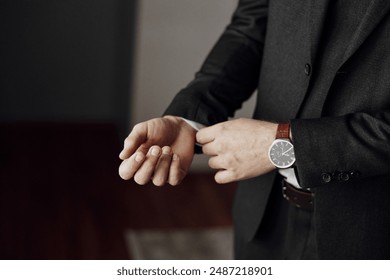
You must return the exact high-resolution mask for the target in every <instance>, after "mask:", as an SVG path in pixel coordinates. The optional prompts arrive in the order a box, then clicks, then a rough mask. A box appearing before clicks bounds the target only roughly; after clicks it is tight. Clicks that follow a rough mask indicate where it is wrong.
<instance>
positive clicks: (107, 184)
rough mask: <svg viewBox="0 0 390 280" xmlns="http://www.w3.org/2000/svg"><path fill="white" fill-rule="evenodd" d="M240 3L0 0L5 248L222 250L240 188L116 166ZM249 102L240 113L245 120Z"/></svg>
mask: <svg viewBox="0 0 390 280" xmlns="http://www.w3.org/2000/svg"><path fill="white" fill-rule="evenodd" d="M236 5H237V0H224V1H219V0H196V1H191V0H142V1H136V0H132V1H130V0H68V1H53V0H0V258H1V259H230V258H232V238H233V237H232V229H231V223H232V221H231V206H232V201H233V196H234V190H235V187H236V186H235V184H228V185H217V184H216V183H215V182H214V181H213V173H212V171H211V170H210V169H209V168H208V167H207V164H206V163H207V159H206V158H204V157H203V156H197V157H196V158H195V161H194V164H193V166H192V168H191V170H190V174H189V175H188V176H187V178H186V179H185V180H184V182H183V183H182V184H181V186H179V187H170V186H166V187H162V188H157V187H153V186H152V185H147V186H143V187H141V186H137V185H136V184H135V183H134V182H133V181H128V182H125V181H122V180H121V179H120V178H119V176H118V175H117V169H118V166H119V164H120V161H119V159H118V154H119V152H120V150H121V145H122V141H123V139H124V137H125V136H126V135H127V134H128V133H129V131H130V130H131V127H132V126H133V125H134V124H136V123H138V122H140V121H144V120H147V119H150V118H154V117H158V116H160V115H161V114H162V113H163V111H164V108H165V107H166V106H167V105H168V104H169V102H170V100H171V99H172V97H173V96H174V95H175V94H176V93H177V92H178V91H179V90H180V89H181V88H182V87H184V86H185V85H186V84H187V83H188V82H189V81H190V80H191V79H192V77H193V76H194V73H195V72H196V71H197V70H198V69H199V67H200V65H201V63H202V62H203V61H204V59H205V57H206V55H207V53H208V52H209V50H210V49H211V47H212V46H213V44H214V43H215V42H216V40H217V39H218V37H219V36H220V34H221V33H222V32H223V30H224V28H225V26H226V24H227V23H228V22H229V20H230V18H231V15H232V12H233V10H234V8H235V6H236ZM252 108H253V98H252V99H251V100H250V101H248V102H247V104H245V106H244V108H243V110H242V111H240V112H239V114H238V115H239V116H250V115H251V110H252Z"/></svg>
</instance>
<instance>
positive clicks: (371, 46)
mask: <svg viewBox="0 0 390 280" xmlns="http://www.w3.org/2000/svg"><path fill="white" fill-rule="evenodd" d="M389 11H390V2H389V1H386V0H359V1H342V0H339V1H330V0H323V1H312V0H304V1H294V0H270V1H265V0H241V1H239V4H238V8H237V10H236V11H235V13H234V16H233V19H232V22H231V23H230V25H229V26H228V27H227V29H226V30H225V32H224V33H223V34H222V36H221V38H220V39H219V40H218V42H217V44H216V45H215V46H214V48H213V50H212V51H211V53H210V54H209V56H208V57H207V59H206V61H205V63H204V64H203V66H202V68H201V70H200V71H199V72H198V73H197V75H196V77H195V79H194V80H193V81H192V82H191V83H190V84H189V85H188V86H187V87H186V88H185V89H183V90H182V91H180V92H179V93H178V95H177V96H176V97H175V99H174V100H173V101H172V103H171V104H170V106H169V107H168V109H167V110H166V112H165V114H164V115H165V116H164V117H163V118H157V119H153V120H150V121H147V122H144V123H141V124H138V125H136V126H135V127H134V129H133V130H132V132H131V133H130V135H129V136H128V138H127V139H126V141H125V146H124V149H123V151H122V152H121V154H120V158H121V159H123V160H124V161H123V163H122V165H121V166H120V169H119V173H120V175H121V176H122V178H124V179H130V178H132V177H134V180H135V181H136V182H137V183H139V184H145V183H147V182H149V180H152V181H153V183H154V184H155V185H157V186H160V185H163V184H165V183H169V184H171V185H176V184H178V183H179V182H180V181H181V180H182V179H183V177H184V176H185V174H186V173H187V170H188V167H189V166H190V164H191V161H192V158H193V154H194V147H195V144H196V142H197V143H199V144H201V145H202V150H203V153H204V154H206V155H209V156H210V160H209V165H210V167H211V168H213V169H216V170H217V172H216V175H215V180H216V181H217V182H218V183H227V182H232V181H240V183H239V185H240V187H239V189H238V191H237V194H236V199H235V205H234V209H233V210H234V211H233V214H234V223H235V257H236V258H238V259H250V258H266V259H383V258H385V259H387V258H389V257H390V240H389V236H390V203H389V202H388V201H387V200H388V197H389V195H390V188H389V185H390V184H389V183H390V142H389V140H390V79H389V77H390V66H389V65H390V54H389V51H390V12H389ZM256 88H257V89H258V99H257V105H256V109H255V112H254V115H253V119H238V120H228V117H231V116H233V114H234V112H235V110H236V109H238V108H239V107H240V106H241V104H242V102H244V101H245V100H246V99H247V98H249V96H250V95H251V94H252V93H253V91H254V90H255V89H256ZM198 124H201V125H203V126H205V128H202V129H200V130H199V131H198V132H197V130H196V129H195V128H193V127H195V126H196V125H198Z"/></svg>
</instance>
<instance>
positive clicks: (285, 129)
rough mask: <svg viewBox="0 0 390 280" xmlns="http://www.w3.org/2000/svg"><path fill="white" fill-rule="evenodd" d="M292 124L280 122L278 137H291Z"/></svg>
mask: <svg viewBox="0 0 390 280" xmlns="http://www.w3.org/2000/svg"><path fill="white" fill-rule="evenodd" d="M289 136H290V124H289V123H280V124H278V129H277V131H276V139H281V138H283V139H289V138H290V137H289Z"/></svg>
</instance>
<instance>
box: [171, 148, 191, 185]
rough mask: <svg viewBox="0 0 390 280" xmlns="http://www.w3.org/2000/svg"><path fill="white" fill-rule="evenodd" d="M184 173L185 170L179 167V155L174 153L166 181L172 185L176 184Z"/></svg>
mask: <svg viewBox="0 0 390 280" xmlns="http://www.w3.org/2000/svg"><path fill="white" fill-rule="evenodd" d="M186 174H187V170H184V169H183V168H182V167H181V160H180V157H179V156H178V155H176V154H174V155H173V157H172V163H171V166H170V168H169V177H168V183H169V184H170V185H172V186H176V185H178V184H180V183H181V181H182V180H183V178H184V177H185V175H186Z"/></svg>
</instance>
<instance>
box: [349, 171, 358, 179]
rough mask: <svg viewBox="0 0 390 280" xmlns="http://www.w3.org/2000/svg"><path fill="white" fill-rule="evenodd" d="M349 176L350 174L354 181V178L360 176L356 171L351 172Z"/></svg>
mask: <svg viewBox="0 0 390 280" xmlns="http://www.w3.org/2000/svg"><path fill="white" fill-rule="evenodd" d="M349 174H350V175H351V177H352V178H354V179H356V178H358V177H359V176H360V172H359V171H357V170H355V171H351V172H350V173H349Z"/></svg>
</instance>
